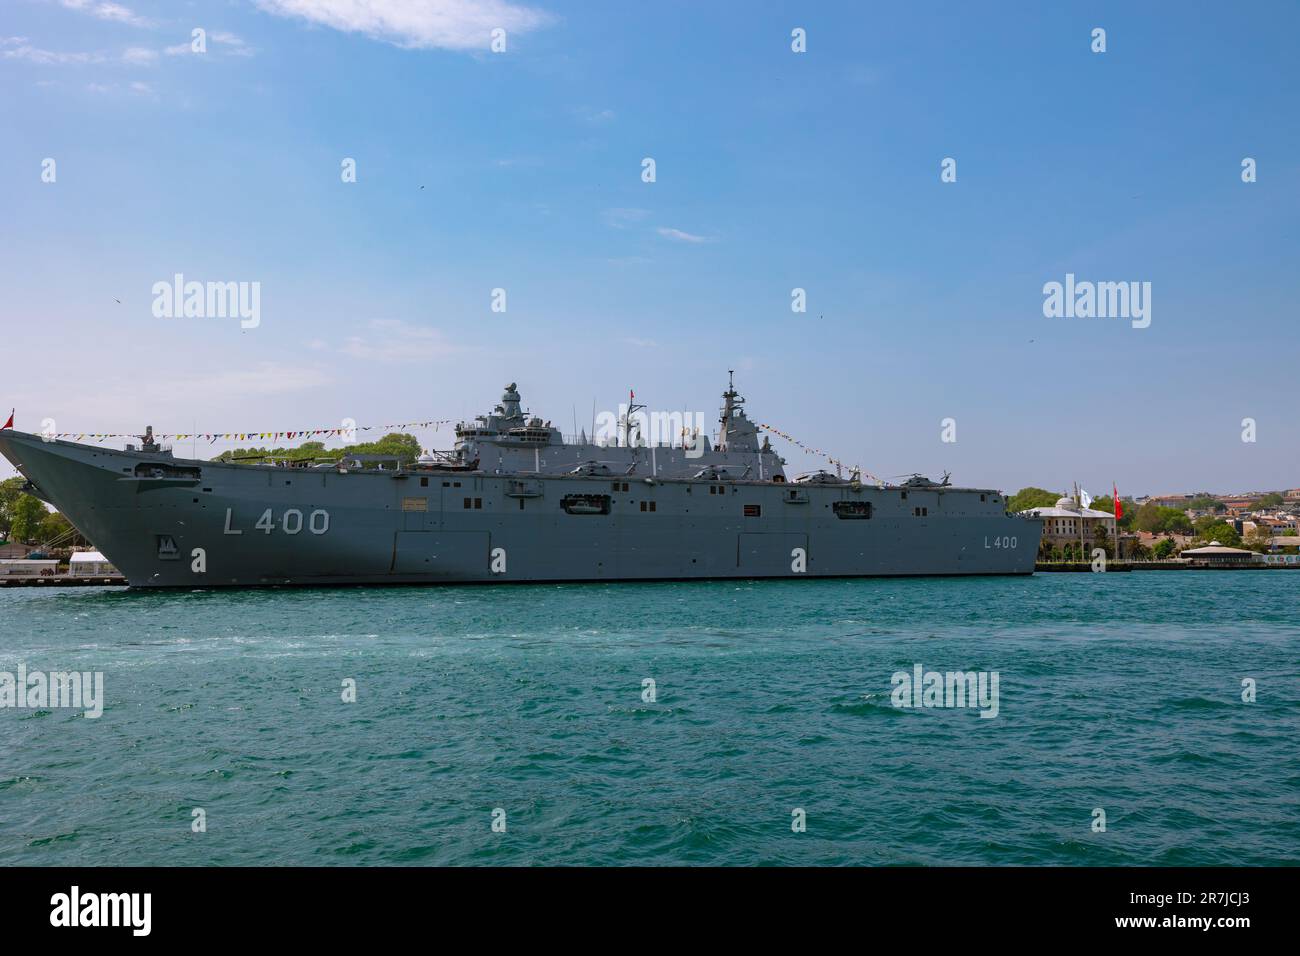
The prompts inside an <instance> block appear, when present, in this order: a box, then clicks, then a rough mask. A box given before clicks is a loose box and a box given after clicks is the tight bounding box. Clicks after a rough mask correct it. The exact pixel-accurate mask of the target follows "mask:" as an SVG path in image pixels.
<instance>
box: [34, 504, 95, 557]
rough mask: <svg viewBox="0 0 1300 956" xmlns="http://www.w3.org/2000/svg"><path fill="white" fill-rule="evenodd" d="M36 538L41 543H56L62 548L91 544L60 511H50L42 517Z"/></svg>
mask: <svg viewBox="0 0 1300 956" xmlns="http://www.w3.org/2000/svg"><path fill="white" fill-rule="evenodd" d="M36 538H37V540H38V541H39V542H40V543H41V544H54V545H56V546H58V547H61V548H70V547H73V546H74V545H76V546H81V545H85V544H89V542H88V541H87V540H86V539H85V538H84V537H83V536H82V534H81V532H80V531H78V530H77V529H76V528H75V527H73V525H72V522H71V521H69V520H68V519H67V517H66V516H65V515H63V514H61V513H60V512H58V511H51V512H48V513H47V514H46V515H45V517H44V518H43V519H41V525H40V528H39V529H38V532H37V535H36Z"/></svg>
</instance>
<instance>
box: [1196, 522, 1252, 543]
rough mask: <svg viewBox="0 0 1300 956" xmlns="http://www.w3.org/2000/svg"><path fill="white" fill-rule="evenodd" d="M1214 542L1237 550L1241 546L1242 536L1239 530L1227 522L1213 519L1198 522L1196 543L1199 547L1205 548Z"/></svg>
mask: <svg viewBox="0 0 1300 956" xmlns="http://www.w3.org/2000/svg"><path fill="white" fill-rule="evenodd" d="M1212 541H1217V542H1219V544H1221V545H1223V546H1224V547H1225V548H1236V547H1240V546H1241V535H1239V534H1237V530H1236V529H1235V528H1233V526H1232V525H1230V524H1228V523H1227V522H1226V521H1216V520H1215V519H1213V518H1200V519H1198V520H1197V522H1196V543H1197V546H1204V545H1207V544H1209V543H1210V542H1212Z"/></svg>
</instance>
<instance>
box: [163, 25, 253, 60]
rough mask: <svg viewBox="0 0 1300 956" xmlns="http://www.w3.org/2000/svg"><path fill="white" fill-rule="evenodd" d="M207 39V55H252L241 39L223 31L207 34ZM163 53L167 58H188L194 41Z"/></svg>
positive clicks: (172, 47) (170, 48)
mask: <svg viewBox="0 0 1300 956" xmlns="http://www.w3.org/2000/svg"><path fill="white" fill-rule="evenodd" d="M207 39H208V40H209V41H210V43H209V45H208V47H207V54H221V55H225V56H252V55H253V53H254V50H253V48H252V47H251V46H249V45H248V44H247V43H245V42H244V40H243V38H242V37H240V36H237V35H236V34H234V33H229V32H226V31H224V30H222V31H217V32H214V33H209V34H208V36H207ZM163 53H165V54H167V55H168V56H188V55H190V54H192V53H194V41H193V39H190V40H187V41H185V42H184V43H177V44H176V45H175V46H169V47H164V48H163ZM205 55H206V54H205Z"/></svg>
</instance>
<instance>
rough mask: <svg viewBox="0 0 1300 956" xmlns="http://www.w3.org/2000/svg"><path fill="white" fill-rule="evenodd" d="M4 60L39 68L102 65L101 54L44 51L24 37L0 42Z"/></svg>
mask: <svg viewBox="0 0 1300 956" xmlns="http://www.w3.org/2000/svg"><path fill="white" fill-rule="evenodd" d="M0 47H3V48H4V58H5V59H6V60H26V61H27V62H29V63H36V64H38V65H40V66H69V65H73V66H77V65H82V64H86V63H103V62H104V60H105V57H104V54H102V53H64V52H61V51H58V50H44V49H42V48H40V47H35V46H32V45H31V44H30V43H28V42H27V38H26V37H9V38H7V39H5V40H0Z"/></svg>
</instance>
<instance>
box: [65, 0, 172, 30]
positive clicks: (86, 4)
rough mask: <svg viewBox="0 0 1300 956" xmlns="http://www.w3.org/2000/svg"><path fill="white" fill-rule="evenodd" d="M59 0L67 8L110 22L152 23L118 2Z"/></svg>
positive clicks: (129, 24)
mask: <svg viewBox="0 0 1300 956" xmlns="http://www.w3.org/2000/svg"><path fill="white" fill-rule="evenodd" d="M59 2H60V3H61V4H62V5H63V6H64V7H66V8H67V9H69V10H76V11H78V12H80V13H88V14H90V15H91V16H92V17H95V18H97V19H99V20H107V21H109V22H110V23H125V24H127V25H128V26H133V27H148V26H152V25H153V21H152V20H150V19H149V18H148V17H142V16H139V15H138V14H137V13H135V11H133V10H131V9H130V8H129V7H124V6H122V4H120V3H108V2H105V0H59Z"/></svg>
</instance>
